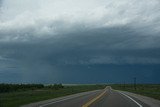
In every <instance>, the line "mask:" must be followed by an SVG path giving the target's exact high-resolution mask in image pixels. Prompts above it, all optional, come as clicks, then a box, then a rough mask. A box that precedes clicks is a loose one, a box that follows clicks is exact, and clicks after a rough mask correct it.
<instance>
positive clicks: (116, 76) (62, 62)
mask: <svg viewBox="0 0 160 107" xmlns="http://www.w3.org/2000/svg"><path fill="white" fill-rule="evenodd" d="M159 5H160V1H159V0H140V1H139V0H0V83H46V84H47V83H67V84H68V83H74V84H75V83H77V84H78V83H80V84H84V83H86V84H88V83H133V78H134V77H136V78H137V82H138V83H160V78H159V75H160V35H159V34H160V6H159Z"/></svg>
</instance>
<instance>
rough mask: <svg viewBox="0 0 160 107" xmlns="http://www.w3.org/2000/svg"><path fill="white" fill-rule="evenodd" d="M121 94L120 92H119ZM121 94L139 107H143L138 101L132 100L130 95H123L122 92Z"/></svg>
mask: <svg viewBox="0 0 160 107" xmlns="http://www.w3.org/2000/svg"><path fill="white" fill-rule="evenodd" d="M118 92H119V91H118ZM119 93H121V94H122V95H124V96H126V97H127V98H129V99H130V100H132V101H133V102H135V103H136V104H137V105H138V106H139V107H143V106H142V105H141V104H139V103H138V102H137V101H135V100H134V99H133V98H131V97H130V96H128V95H126V94H124V93H122V92H119Z"/></svg>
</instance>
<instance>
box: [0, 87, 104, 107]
mask: <svg viewBox="0 0 160 107" xmlns="http://www.w3.org/2000/svg"><path fill="white" fill-rule="evenodd" d="M103 88H105V85H78V86H65V87H64V88H62V89H58V90H56V89H45V88H43V89H37V90H26V91H18V92H9V93H0V107H18V106H20V105H24V104H28V103H32V102H37V101H41V100H46V99H52V98H56V97H61V96H66V95H70V94H75V93H80V92H85V91H91V90H96V89H103Z"/></svg>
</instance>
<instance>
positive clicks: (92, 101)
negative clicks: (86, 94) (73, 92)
mask: <svg viewBox="0 0 160 107" xmlns="http://www.w3.org/2000/svg"><path fill="white" fill-rule="evenodd" d="M105 93H106V89H105V91H103V92H102V93H101V94H100V95H99V96H97V97H95V98H93V99H92V100H90V101H89V102H87V103H86V104H84V105H83V106H82V107H89V106H90V105H91V104H93V103H94V102H95V101H97V100H98V99H99V98H101V97H102V96H103V95H104V94H105Z"/></svg>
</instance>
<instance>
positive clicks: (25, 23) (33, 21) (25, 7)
mask: <svg viewBox="0 0 160 107" xmlns="http://www.w3.org/2000/svg"><path fill="white" fill-rule="evenodd" d="M2 3H3V4H2V6H1V11H2V12H1V18H0V34H1V41H10V40H21V41H22V40H28V39H31V38H32V37H36V38H47V37H50V36H55V35H60V34H64V33H68V32H73V31H81V30H84V29H85V30H87V29H94V28H101V27H106V28H108V27H115V26H125V25H127V26H130V27H131V28H132V29H135V30H138V31H139V32H142V33H146V34H148V33H151V32H152V33H151V34H153V33H159V28H160V21H159V19H160V11H159V10H160V8H159V5H160V2H159V1H158V0H152V1H150V0H147V2H146V0H141V1H138V0H122V1H117V0H110V1H107V0H99V1H97V0H88V1H86V0H81V1H78V0H63V1H58V0H45V1H44V0H39V1H38V2H37V0H23V1H20V0H14V1H13V0H3V2H2ZM35 4H36V5H35Z"/></svg>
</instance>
